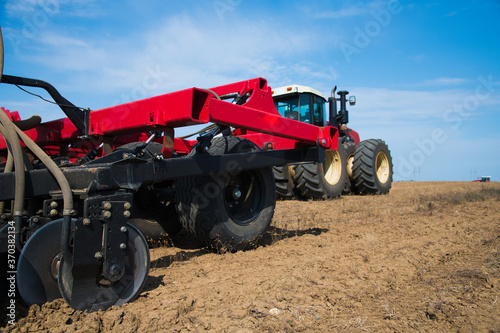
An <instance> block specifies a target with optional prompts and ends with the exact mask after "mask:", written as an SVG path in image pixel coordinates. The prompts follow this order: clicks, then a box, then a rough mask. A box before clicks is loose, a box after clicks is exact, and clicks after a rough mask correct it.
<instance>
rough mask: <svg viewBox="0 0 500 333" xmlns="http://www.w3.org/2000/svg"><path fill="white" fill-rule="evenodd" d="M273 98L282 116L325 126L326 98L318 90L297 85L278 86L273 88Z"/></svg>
mask: <svg viewBox="0 0 500 333" xmlns="http://www.w3.org/2000/svg"><path fill="white" fill-rule="evenodd" d="M273 100H274V105H275V106H276V109H278V112H279V113H280V114H281V115H282V116H283V117H285V118H290V119H293V120H298V121H300V122H303V123H307V124H312V125H316V126H321V127H322V126H325V102H326V98H325V96H323V94H322V93H320V92H319V91H317V90H315V89H313V88H309V87H305V86H299V85H291V86H286V87H280V88H277V89H274V90H273Z"/></svg>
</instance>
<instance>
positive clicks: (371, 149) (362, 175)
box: [352, 139, 393, 194]
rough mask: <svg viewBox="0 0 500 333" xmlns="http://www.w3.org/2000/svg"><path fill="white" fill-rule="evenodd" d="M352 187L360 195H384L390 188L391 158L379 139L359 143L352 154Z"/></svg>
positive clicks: (383, 143) (387, 148)
mask: <svg viewBox="0 0 500 333" xmlns="http://www.w3.org/2000/svg"><path fill="white" fill-rule="evenodd" d="M352 173H353V179H354V186H355V187H356V190H357V191H358V192H359V193H361V194H385V193H388V192H389V190H390V189H391V186H392V173H393V171H392V157H391V152H390V151H389V147H387V144H386V143H385V142H384V141H382V140H380V139H370V140H365V141H361V142H360V143H359V144H358V146H357V147H356V151H355V152H354V161H353V167H352Z"/></svg>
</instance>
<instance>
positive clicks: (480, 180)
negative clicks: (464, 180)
mask: <svg viewBox="0 0 500 333" xmlns="http://www.w3.org/2000/svg"><path fill="white" fill-rule="evenodd" d="M472 182H474V183H475V182H478V183H491V177H490V176H482V177H480V178H478V179H475V180H473V181H472Z"/></svg>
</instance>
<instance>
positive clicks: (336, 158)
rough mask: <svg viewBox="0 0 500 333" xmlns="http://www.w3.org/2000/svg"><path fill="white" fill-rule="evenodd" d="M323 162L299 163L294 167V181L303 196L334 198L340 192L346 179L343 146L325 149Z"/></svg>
mask: <svg viewBox="0 0 500 333" xmlns="http://www.w3.org/2000/svg"><path fill="white" fill-rule="evenodd" d="M325 153H326V161H325V163H308V164H299V165H297V166H296V167H295V182H296V184H297V189H298V190H300V193H301V195H302V196H303V197H306V198H318V199H334V198H337V197H339V196H340V195H341V194H342V190H343V189H344V186H345V183H346V180H347V161H346V152H345V150H344V147H343V146H342V145H341V144H339V147H338V149H337V150H327V151H326V152H325Z"/></svg>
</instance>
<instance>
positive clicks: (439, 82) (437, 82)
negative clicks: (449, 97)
mask: <svg viewBox="0 0 500 333" xmlns="http://www.w3.org/2000/svg"><path fill="white" fill-rule="evenodd" d="M467 82H469V80H467V79H463V78H455V77H440V78H437V79H433V80H427V81H424V82H423V83H422V85H423V86H436V87H443V86H458V85H461V84H464V83H467Z"/></svg>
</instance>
